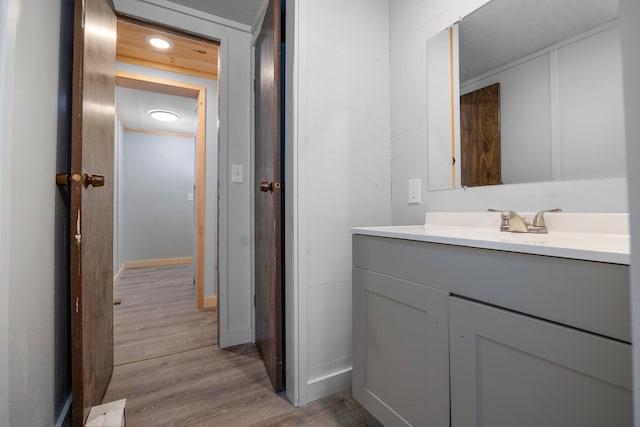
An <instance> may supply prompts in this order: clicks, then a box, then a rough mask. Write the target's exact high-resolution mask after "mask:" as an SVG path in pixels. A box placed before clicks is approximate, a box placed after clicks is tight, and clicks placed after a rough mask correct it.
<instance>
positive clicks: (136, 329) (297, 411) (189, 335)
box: [104, 265, 365, 427]
mask: <svg viewBox="0 0 640 427" xmlns="http://www.w3.org/2000/svg"><path fill="white" fill-rule="evenodd" d="M114 297H115V298H121V299H122V304H120V305H117V306H114V342H115V349H114V352H115V354H114V358H115V364H116V366H115V368H114V371H113V377H112V379H111V384H110V385H109V388H108V389H107V393H106V395H105V398H104V402H110V401H113V400H118V399H123V398H126V399H127V407H126V418H127V426H128V427H137V426H144V427H156V426H157V427H161V426H363V425H365V412H364V410H363V408H362V407H361V406H360V405H359V404H358V403H357V402H355V401H354V400H353V398H352V397H351V390H345V391H343V392H340V393H337V394H334V395H332V396H328V397H326V398H324V399H321V400H319V401H316V402H314V403H311V404H309V405H307V406H304V407H301V408H294V407H293V406H291V404H290V403H289V402H288V401H287V400H286V398H285V397H284V396H283V395H282V394H275V393H273V389H272V388H271V383H270V382H269V379H268V378H267V375H266V372H265V368H264V365H263V363H262V361H261V360H260V356H259V355H258V352H257V350H256V347H255V345H253V344H244V345H240V346H236V347H233V348H230V349H225V350H221V349H219V348H218V346H217V344H216V341H217V336H216V331H217V325H216V312H215V310H205V311H199V310H198V309H197V308H196V305H195V291H194V287H193V281H192V278H191V266H190V265H177V266H165V267H149V268H139V269H130V270H127V271H125V273H124V275H123V276H122V278H121V279H120V281H119V283H118V285H117V287H116V289H115V293H114Z"/></svg>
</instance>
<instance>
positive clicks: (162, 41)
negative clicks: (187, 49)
mask: <svg viewBox="0 0 640 427" xmlns="http://www.w3.org/2000/svg"><path fill="white" fill-rule="evenodd" d="M147 43H149V44H150V45H151V46H153V47H155V48H158V49H169V48H170V47H173V43H172V42H171V40H169V39H167V38H165V37H162V36H156V35H150V36H147Z"/></svg>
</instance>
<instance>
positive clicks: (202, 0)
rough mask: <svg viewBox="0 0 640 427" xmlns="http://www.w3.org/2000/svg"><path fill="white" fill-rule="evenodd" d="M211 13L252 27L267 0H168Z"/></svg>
mask: <svg viewBox="0 0 640 427" xmlns="http://www.w3.org/2000/svg"><path fill="white" fill-rule="evenodd" d="M169 3H175V4H179V5H182V6H186V7H190V8H192V9H196V10H200V11H202V12H206V13H209V14H211V15H215V16H219V17H221V18H225V19H229V20H231V21H236V22H240V23H242V24H245V25H249V26H250V27H253V26H255V25H256V23H257V21H258V18H260V15H261V13H262V12H263V11H264V9H265V7H266V4H267V0H170V1H169Z"/></svg>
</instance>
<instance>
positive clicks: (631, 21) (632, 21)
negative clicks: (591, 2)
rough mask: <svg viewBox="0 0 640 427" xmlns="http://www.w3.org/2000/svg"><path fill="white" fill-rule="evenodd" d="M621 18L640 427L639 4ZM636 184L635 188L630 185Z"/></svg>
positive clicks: (625, 3) (625, 1) (631, 3)
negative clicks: (639, 255) (639, 254)
mask: <svg viewBox="0 0 640 427" xmlns="http://www.w3.org/2000/svg"><path fill="white" fill-rule="evenodd" d="M620 13H621V15H622V23H621V35H622V54H623V55H622V58H623V74H624V89H625V108H626V119H627V120H626V130H627V165H628V167H627V170H628V173H629V182H630V185H629V205H630V208H631V209H630V212H631V220H630V223H631V224H630V225H631V254H632V257H631V318H632V327H631V330H632V333H633V338H632V339H633V342H634V343H635V344H636V345H634V346H633V361H634V363H633V372H634V381H633V385H634V390H635V391H634V409H635V425H640V345H638V343H640V263H639V260H640V259H639V258H638V255H637V254H638V253H640V186H638V185H637V184H638V183H640V168H638V167H637V162H638V161H640V121H639V120H638V117H640V49H638V40H640V26H638V21H640V2H638V1H637V0H620ZM631 183H635V185H633V184H631Z"/></svg>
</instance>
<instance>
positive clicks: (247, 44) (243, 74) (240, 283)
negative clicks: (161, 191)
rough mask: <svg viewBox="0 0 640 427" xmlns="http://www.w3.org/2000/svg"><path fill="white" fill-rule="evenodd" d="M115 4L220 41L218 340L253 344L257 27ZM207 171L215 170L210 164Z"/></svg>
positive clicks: (208, 263) (131, 0)
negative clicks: (238, 177)
mask: <svg viewBox="0 0 640 427" xmlns="http://www.w3.org/2000/svg"><path fill="white" fill-rule="evenodd" d="M114 5H115V7H116V9H117V10H118V11H120V12H122V13H124V14H127V15H129V16H133V17H139V18H142V19H144V20H146V21H150V22H157V23H160V24H164V25H168V26H171V27H173V28H179V29H184V30H187V31H189V32H191V33H194V34H199V35H202V36H205V37H209V38H212V39H215V40H219V41H220V77H219V78H220V85H219V90H220V93H219V102H220V114H219V118H220V125H219V128H218V129H219V145H220V150H219V157H218V177H219V180H220V182H219V193H218V195H219V201H218V206H219V216H218V222H219V227H220V228H219V230H220V234H219V253H218V256H219V280H220V281H219V295H218V310H219V316H220V336H219V343H220V346H221V347H228V346H232V345H235V344H241V343H245V342H250V341H251V340H252V330H253V322H252V317H251V316H252V309H253V304H252V290H251V289H252V288H251V268H252V266H251V240H252V238H251V234H250V230H251V218H250V209H251V204H250V201H251V198H250V197H251V196H250V195H251V189H250V183H251V182H252V176H251V171H250V170H248V169H249V168H248V167H246V166H247V165H249V164H250V159H251V158H250V147H251V75H252V73H251V39H252V36H251V31H252V28H251V27H250V26H248V25H243V24H239V23H234V22H231V21H228V20H225V19H220V18H219V17H216V16H213V15H209V14H206V13H203V12H200V11H196V10H193V9H190V8H187V7H183V6H179V5H176V4H175V3H171V2H168V1H166V0H145V1H144V2H142V1H139V0H115V1H114ZM211 151H213V150H209V152H211ZM214 152H215V151H214ZM215 153H216V154H218V152H215ZM231 164H243V165H245V180H244V184H232V183H231V182H230V181H231V179H230V177H229V174H230V172H231V167H230V165H231ZM207 170H210V169H209V165H208V164H207ZM206 179H207V184H206V185H210V183H212V182H215V176H211V175H210V174H209V175H207V177H206ZM214 194H215V193H214ZM206 200H207V203H208V204H209V203H211V205H209V206H213V207H215V195H213V197H210V194H209V193H208V194H207V196H206ZM214 224H215V223H214ZM206 226H207V225H206V224H205V227H206ZM205 252H207V247H205ZM209 253H211V252H210V251H209ZM215 263H216V260H215V258H212V257H210V256H208V255H207V256H206V259H205V268H213V269H214V270H213V271H215ZM206 271H207V270H205V275H206V274H207V273H206Z"/></svg>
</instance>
